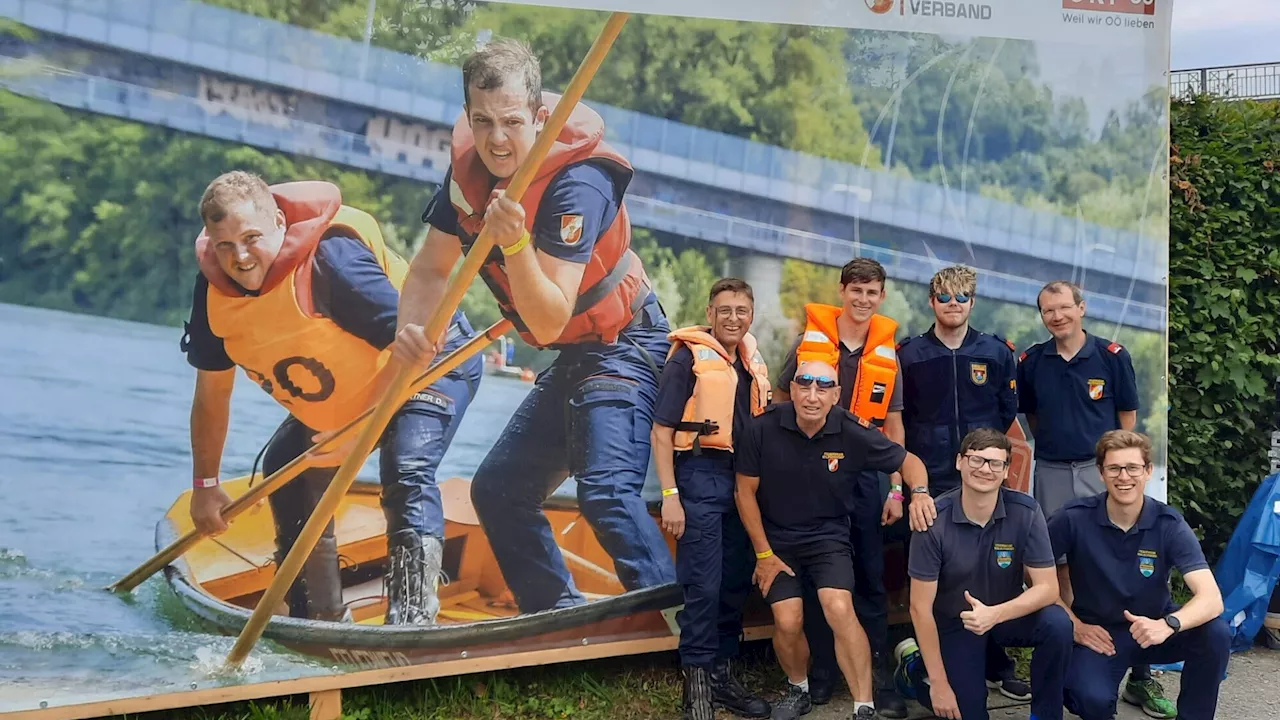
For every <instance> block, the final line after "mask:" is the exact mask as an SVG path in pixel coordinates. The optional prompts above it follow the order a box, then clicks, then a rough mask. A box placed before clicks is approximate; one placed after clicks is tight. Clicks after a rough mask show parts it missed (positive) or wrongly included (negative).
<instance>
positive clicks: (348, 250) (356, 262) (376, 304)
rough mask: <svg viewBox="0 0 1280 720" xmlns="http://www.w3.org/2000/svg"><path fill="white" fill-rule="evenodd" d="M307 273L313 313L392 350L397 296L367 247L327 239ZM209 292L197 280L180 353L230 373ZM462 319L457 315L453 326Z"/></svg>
mask: <svg viewBox="0 0 1280 720" xmlns="http://www.w3.org/2000/svg"><path fill="white" fill-rule="evenodd" d="M311 272H312V274H311V298H312V302H313V303H314V305H315V311H316V312H317V313H319V314H320V315H323V316H325V317H327V318H329V319H331V320H333V322H334V324H336V325H337V326H338V327H340V328H342V329H343V330H345V331H346V332H349V333H351V334H352V335H355V336H356V337H358V338H360V339H361V340H364V341H365V342H367V343H369V344H370V345H372V346H373V347H376V348H378V349H379V350H381V349H383V348H385V347H387V346H388V345H390V344H391V342H392V341H393V340H394V339H395V336H396V316H397V313H398V311H399V303H400V293H398V292H397V291H396V288H395V286H394V285H392V284H391V280H390V279H389V278H388V277H387V273H386V272H385V271H384V270H383V269H382V266H381V265H379V264H378V259H377V258H376V257H375V256H374V254H373V251H372V250H370V249H369V246H367V245H365V244H364V243H362V242H360V241H359V240H357V239H355V238H350V237H346V236H344V235H332V236H329V237H326V238H324V239H323V240H321V241H320V244H319V246H317V248H316V253H315V256H314V259H313V261H312V271H311ZM208 292H209V281H208V280H206V279H205V277H204V275H203V274H197V275H196V282H195V291H194V293H193V297H192V299H191V319H190V321H189V322H187V323H185V326H186V337H184V338H183V341H182V349H183V350H184V351H185V352H186V353H187V362H188V363H189V364H190V365H191V366H192V367H195V368H197V369H199V370H210V371H218V370H230V369H232V368H234V367H235V363H234V362H232V361H231V358H230V357H228V356H227V351H226V347H225V346H224V343H223V341H222V338H220V337H218V336H217V335H214V334H213V331H212V330H211V329H210V328H209V313H208V308H207V302H208ZM462 318H463V315H462V311H461V310H458V311H457V312H455V313H454V316H453V322H455V323H456V322H459V321H460V320H461V319H462ZM455 344H456V343H455ZM445 349H446V351H451V350H452V349H453V347H452V346H449V347H446V348H445Z"/></svg>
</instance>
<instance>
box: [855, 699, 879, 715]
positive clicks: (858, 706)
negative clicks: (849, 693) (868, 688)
mask: <svg viewBox="0 0 1280 720" xmlns="http://www.w3.org/2000/svg"><path fill="white" fill-rule="evenodd" d="M864 707H869V708H871V709H872V710H875V709H876V704H875V703H873V702H869V703H867V702H855V703H854V704H853V714H854V715H857V714H858V711H859V710H861V709H862V708H864Z"/></svg>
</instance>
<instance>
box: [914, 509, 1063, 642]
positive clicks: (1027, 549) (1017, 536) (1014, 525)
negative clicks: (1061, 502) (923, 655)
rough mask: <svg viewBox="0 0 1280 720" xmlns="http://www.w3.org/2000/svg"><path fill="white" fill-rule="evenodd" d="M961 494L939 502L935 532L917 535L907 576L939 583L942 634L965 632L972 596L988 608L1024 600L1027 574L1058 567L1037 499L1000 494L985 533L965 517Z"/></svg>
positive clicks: (935, 612) (937, 612) (935, 606)
mask: <svg viewBox="0 0 1280 720" xmlns="http://www.w3.org/2000/svg"><path fill="white" fill-rule="evenodd" d="M961 492H963V489H962V488H957V489H955V490H952V491H951V492H949V493H946V494H944V495H943V496H942V497H939V498H938V500H937V508H938V519H937V520H935V521H934V523H933V526H932V527H930V528H929V529H928V530H927V531H925V532H913V533H911V560H910V561H909V563H908V568H907V574H909V575H910V576H911V577H913V578H916V579H918V580H924V581H937V583H938V595H937V598H936V599H935V600H934V601H933V617H934V620H935V621H936V622H937V623H938V631H939V632H946V631H951V630H957V629H959V628H962V627H964V622H963V621H961V620H960V613H962V612H964V611H966V610H970V609H971V608H972V606H971V605H969V601H968V600H965V599H964V593H965V591H966V590H967V591H968V592H969V594H970V595H972V596H973V597H975V598H976V599H977V600H979V601H980V602H982V603H983V604H984V605H999V604H1000V603H1003V602H1008V601H1010V600H1012V599H1014V598H1016V597H1018V596H1019V595H1021V594H1022V576H1023V568H1028V567H1031V568H1051V567H1053V566H1054V562H1053V549H1052V547H1051V545H1050V543H1049V532H1048V530H1047V529H1046V526H1045V522H1044V513H1042V512H1040V506H1039V505H1038V504H1036V501H1035V499H1034V498H1032V497H1031V496H1030V495H1026V494H1024V493H1020V492H1017V491H1016V490H1010V489H1008V488H1000V495H999V497H998V498H997V499H996V509H995V512H993V513H992V515H991V519H990V520H988V521H987V524H986V526H985V527H980V526H978V525H976V524H975V523H974V522H973V521H972V520H970V519H969V517H968V516H967V515H965V512H964V506H963V505H961V503H960V493H961Z"/></svg>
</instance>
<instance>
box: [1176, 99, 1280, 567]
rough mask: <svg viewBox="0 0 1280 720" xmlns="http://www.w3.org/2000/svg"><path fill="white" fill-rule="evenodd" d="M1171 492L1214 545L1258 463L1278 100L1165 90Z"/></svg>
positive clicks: (1273, 287) (1271, 327)
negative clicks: (1168, 100) (1168, 110)
mask: <svg viewBox="0 0 1280 720" xmlns="http://www.w3.org/2000/svg"><path fill="white" fill-rule="evenodd" d="M1171 118H1172V122H1171V125H1172V141H1171V147H1170V165H1169V173H1170V176H1169V189H1170V194H1171V197H1170V228H1169V232H1170V236H1171V240H1170V242H1171V247H1170V274H1171V275H1172V278H1171V282H1170V289H1169V294H1170V298H1169V300H1170V313H1169V317H1170V330H1169V371H1170V379H1169V400H1170V403H1171V405H1172V409H1171V412H1170V422H1169V476H1170V484H1169V485H1170V494H1171V501H1172V503H1173V504H1174V505H1176V506H1177V507H1178V508H1180V509H1181V510H1182V511H1183V512H1184V513H1185V515H1186V517H1187V520H1188V521H1189V522H1190V523H1191V525H1192V527H1194V528H1196V529H1197V530H1198V531H1199V532H1200V533H1201V535H1202V539H1203V542H1204V547H1205V550H1206V551H1207V552H1208V553H1209V555H1210V556H1211V559H1212V558H1216V557H1217V555H1218V554H1219V553H1220V552H1221V550H1222V548H1223V546H1224V545H1225V544H1226V542H1227V540H1228V539H1230V536H1231V532H1232V530H1233V529H1234V528H1235V525H1236V522H1237V521H1238V520H1239V518H1240V515H1241V514H1242V513H1243V511H1244V508H1245V505H1246V504H1247V503H1248V502H1249V498H1250V497H1251V496H1252V494H1253V492H1254V490H1256V489H1257V487H1258V484H1259V482H1260V481H1261V480H1262V478H1263V477H1265V476H1266V475H1267V473H1268V468H1269V464H1268V459H1267V450H1268V447H1269V445H1270V440H1269V438H1270V432H1271V430H1273V429H1277V428H1278V423H1277V421H1276V419H1275V411H1276V399H1275V397H1274V393H1273V387H1274V383H1275V381H1276V379H1277V377H1278V376H1280V102H1253V101H1227V100H1221V99H1213V98H1209V97H1194V98H1189V99H1187V100H1175V101H1174V102H1173V107H1172V115H1171Z"/></svg>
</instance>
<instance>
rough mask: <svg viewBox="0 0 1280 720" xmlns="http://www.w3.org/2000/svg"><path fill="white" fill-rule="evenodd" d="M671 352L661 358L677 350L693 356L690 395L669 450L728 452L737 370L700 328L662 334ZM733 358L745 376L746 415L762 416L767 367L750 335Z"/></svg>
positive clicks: (766, 400)
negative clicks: (748, 395) (739, 360)
mask: <svg viewBox="0 0 1280 720" xmlns="http://www.w3.org/2000/svg"><path fill="white" fill-rule="evenodd" d="M667 338H668V339H669V340H671V350H670V351H669V352H668V353H667V359H668V360H670V359H671V356H672V355H674V354H675V353H676V351H677V350H679V349H680V348H681V347H684V346H688V348H689V350H690V352H692V353H693V376H694V384H693V394H692V395H690V396H689V399H688V400H687V401H686V402H685V404H684V415H682V416H681V418H680V422H679V423H678V424H677V425H676V433H675V449H676V450H693V452H694V453H695V454H697V453H698V452H700V450H701V448H713V449H715V450H728V451H730V452H732V451H733V411H734V405H735V403H736V401H737V397H738V394H737V393H738V371H737V369H736V368H734V366H733V361H732V360H731V359H730V358H729V353H728V352H727V351H726V350H725V349H724V346H722V345H721V344H720V342H719V341H718V340H716V339H715V337H714V336H712V335H711V329H710V328H709V327H707V326H705V325H694V326H691V327H686V328H680V329H678V330H673V331H672V332H671V333H669V334H668V335H667ZM738 357H741V358H742V359H743V360H744V361H745V364H746V368H747V371H748V372H750V373H751V415H752V416H753V417H754V416H756V415H759V414H760V413H762V412H764V409H765V407H766V406H768V404H769V396H770V385H769V369H768V368H767V367H766V366H765V363H764V358H763V357H761V355H760V350H759V348H758V347H757V345H756V339H755V337H754V336H753V335H752V334H751V333H745V334H743V336H742V340H741V341H740V342H739V343H738Z"/></svg>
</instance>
